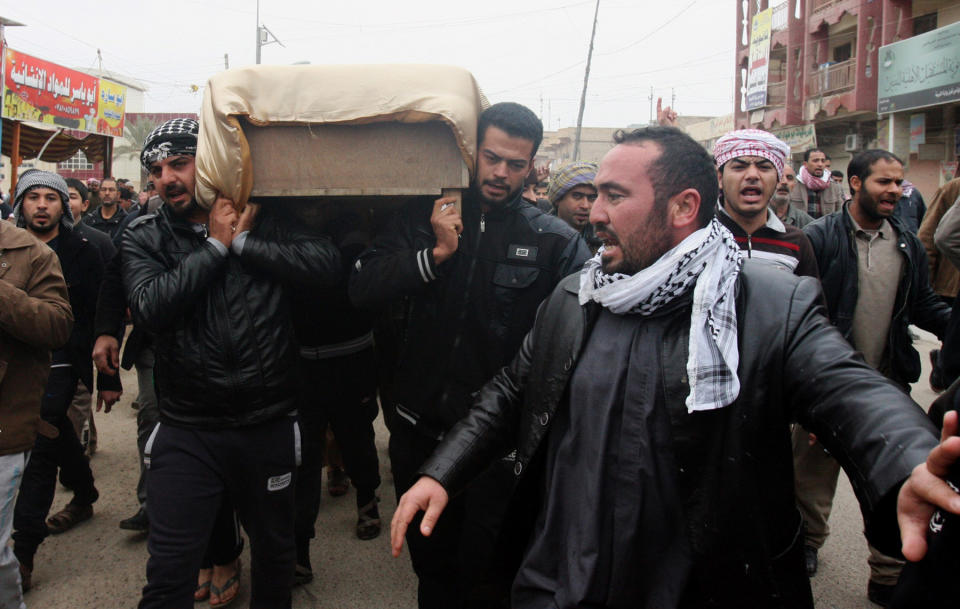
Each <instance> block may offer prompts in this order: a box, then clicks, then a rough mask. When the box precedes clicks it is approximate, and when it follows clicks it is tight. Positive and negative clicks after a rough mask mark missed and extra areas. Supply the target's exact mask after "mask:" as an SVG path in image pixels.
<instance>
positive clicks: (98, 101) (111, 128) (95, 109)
mask: <svg viewBox="0 0 960 609" xmlns="http://www.w3.org/2000/svg"><path fill="white" fill-rule="evenodd" d="M4 62H5V63H6V66H5V70H6V71H5V78H4V82H3V116H4V117H5V118H10V119H14V120H22V121H32V122H36V123H43V124H46V125H51V126H54V127H63V128H64V129H75V130H77V131H89V132H91V133H101V134H103V135H114V136H118V135H122V134H123V114H124V107H125V103H126V96H127V93H126V87H124V86H122V85H118V84H116V83H113V82H110V81H107V80H102V79H100V78H97V77H96V76H91V75H89V74H84V73H83V72H78V71H77V70H71V69H70V68H65V67H63V66H60V65H57V64H55V63H51V62H49V61H45V60H43V59H38V58H36V57H33V56H30V55H27V54H26V53H21V52H19V51H15V50H13V49H9V48H8V49H7V50H6V52H5V53H4ZM104 91H106V94H104Z"/></svg>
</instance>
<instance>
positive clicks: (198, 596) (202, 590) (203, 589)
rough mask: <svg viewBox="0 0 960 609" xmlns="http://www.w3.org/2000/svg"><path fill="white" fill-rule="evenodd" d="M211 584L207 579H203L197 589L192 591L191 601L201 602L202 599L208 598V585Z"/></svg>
mask: <svg viewBox="0 0 960 609" xmlns="http://www.w3.org/2000/svg"><path fill="white" fill-rule="evenodd" d="M211 585H212V584H211V583H210V582H209V581H205V582H203V583H202V584H199V585H198V586H197V589H196V590H194V591H193V602H195V603H202V602H203V601H205V600H207V599H208V598H210V586H211Z"/></svg>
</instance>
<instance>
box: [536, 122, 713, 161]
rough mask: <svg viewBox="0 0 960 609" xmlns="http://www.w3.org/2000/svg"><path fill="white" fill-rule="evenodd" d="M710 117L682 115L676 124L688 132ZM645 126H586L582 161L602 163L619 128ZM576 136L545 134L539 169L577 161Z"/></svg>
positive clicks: (572, 131) (573, 132)
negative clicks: (574, 156)
mask: <svg viewBox="0 0 960 609" xmlns="http://www.w3.org/2000/svg"><path fill="white" fill-rule="evenodd" d="M710 119H711V117H709V116H681V117H678V118H677V122H678V123H679V126H680V128H681V129H684V130H687V128H688V127H689V126H690V125H692V124H697V123H701V122H704V121H709V120H710ZM643 126H644V125H643V124H631V125H626V126H624V127H583V129H581V133H580V159H579V160H581V161H593V162H595V163H597V162H599V161H600V159H602V158H603V155H604V154H606V153H607V151H608V150H610V149H611V148H612V147H613V134H614V133H616V132H617V130H619V129H626V130H630V129H636V128H638V127H643ZM576 137H577V128H576V127H565V128H563V129H559V130H557V131H544V132H543V143H541V144H540V150H538V151H537V157H536V159H535V161H536V164H537V166H538V167H540V166H544V165H549V166H550V168H551V169H557V168H559V167H561V166H563V165H566V164H567V163H570V162H571V161H573V160H574V158H573V144H574V140H575V139H576Z"/></svg>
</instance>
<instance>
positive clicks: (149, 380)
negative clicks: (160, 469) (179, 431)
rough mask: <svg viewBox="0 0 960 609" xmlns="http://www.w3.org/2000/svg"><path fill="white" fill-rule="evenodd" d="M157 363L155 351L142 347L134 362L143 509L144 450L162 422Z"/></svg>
mask: <svg viewBox="0 0 960 609" xmlns="http://www.w3.org/2000/svg"><path fill="white" fill-rule="evenodd" d="M154 363H155V359H154V355H153V349H152V348H150V347H142V348H141V349H140V352H139V353H138V354H137V357H136V359H135V360H134V365H135V366H136V368H137V402H138V403H139V404H140V408H139V409H138V410H137V454H138V456H139V457H140V478H139V479H138V480H137V501H138V502H139V503H140V507H141V508H145V507H146V505H147V469H146V467H145V466H144V464H143V449H144V447H146V445H147V439H148V438H149V437H150V434H151V433H153V428H154V427H155V426H156V424H157V421H159V420H160V406H159V404H157V392H156V387H155V385H154V381H153V366H154Z"/></svg>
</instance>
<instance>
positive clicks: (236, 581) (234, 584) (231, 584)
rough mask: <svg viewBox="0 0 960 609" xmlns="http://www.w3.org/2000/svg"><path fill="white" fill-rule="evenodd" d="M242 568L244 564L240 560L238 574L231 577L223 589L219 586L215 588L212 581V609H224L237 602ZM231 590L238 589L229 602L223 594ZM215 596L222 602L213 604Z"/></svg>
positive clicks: (238, 561)
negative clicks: (224, 598)
mask: <svg viewBox="0 0 960 609" xmlns="http://www.w3.org/2000/svg"><path fill="white" fill-rule="evenodd" d="M242 567H243V564H242V563H241V562H240V559H239V558H238V559H237V570H236V572H235V573H234V574H233V575H232V576H230V579H228V580H227V581H226V583H224V584H223V587H222V588H218V587H217V586H214V585H213V580H212V579H211V580H210V609H222V608H223V607H227V606H229V605H231V604H232V603H233V601H235V600H237V597H238V596H240V571H241V569H242ZM231 588H235V589H236V591H235V592H234V593H233V596H231V597H230V598H228V599H227V600H223V593H224V592H226V591H228V590H230V589H231ZM214 596H219V597H220V599H221V600H220V602H219V603H214V602H213V597H214Z"/></svg>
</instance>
